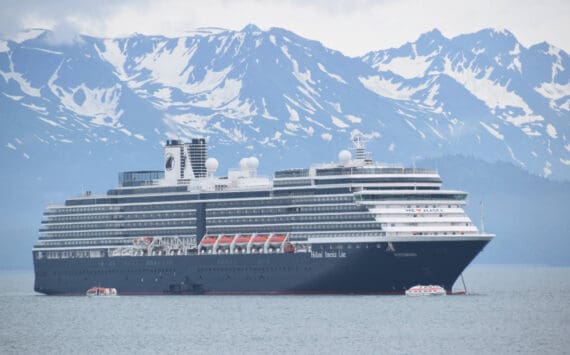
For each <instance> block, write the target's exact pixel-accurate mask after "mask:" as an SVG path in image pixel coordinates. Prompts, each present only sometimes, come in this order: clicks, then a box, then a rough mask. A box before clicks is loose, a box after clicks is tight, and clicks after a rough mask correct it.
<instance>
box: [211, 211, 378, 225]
mask: <svg viewBox="0 0 570 355" xmlns="http://www.w3.org/2000/svg"><path fill="white" fill-rule="evenodd" d="M363 220H364V221H367V220H374V217H373V216H372V215H371V214H369V213H357V214H327V215H305V216H303V215H294V216H271V217H263V218H251V217H239V218H211V219H208V224H215V225H218V224H229V225H232V224H244V223H253V224H265V223H292V222H316V221H337V222H340V221H363Z"/></svg>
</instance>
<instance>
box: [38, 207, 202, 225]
mask: <svg viewBox="0 0 570 355" xmlns="http://www.w3.org/2000/svg"><path fill="white" fill-rule="evenodd" d="M195 216H196V213H195V212H194V210H188V211H181V212H162V213H120V214H118V213H117V214H90V215H80V216H65V217H51V216H50V217H48V222H52V223H59V222H86V221H112V220H138V219H160V218H165V219H166V218H192V217H195Z"/></svg>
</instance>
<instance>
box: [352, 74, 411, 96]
mask: <svg viewBox="0 0 570 355" xmlns="http://www.w3.org/2000/svg"><path fill="white" fill-rule="evenodd" d="M358 80H360V82H361V83H362V85H364V87H365V88H367V89H368V90H370V91H372V92H373V93H375V94H377V95H378V96H384V97H388V98H390V99H394V100H409V99H410V97H411V96H412V95H413V94H414V93H415V92H416V91H417V89H416V88H406V87H404V84H403V83H399V82H396V81H395V80H394V79H386V78H383V77H380V76H379V75H375V76H370V77H367V78H365V77H359V78H358Z"/></svg>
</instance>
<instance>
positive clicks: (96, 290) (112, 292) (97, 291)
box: [85, 287, 117, 296]
mask: <svg viewBox="0 0 570 355" xmlns="http://www.w3.org/2000/svg"><path fill="white" fill-rule="evenodd" d="M85 294H86V295H87V296H116V295H117V289H114V288H107V287H91V288H90V289H89V290H87V292H86V293H85Z"/></svg>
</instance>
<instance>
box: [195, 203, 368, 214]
mask: <svg viewBox="0 0 570 355" xmlns="http://www.w3.org/2000/svg"><path fill="white" fill-rule="evenodd" d="M365 210H367V209H366V207H364V206H362V205H357V204H354V203H350V204H334V205H317V206H307V207H305V206H294V207H280V208H240V209H231V210H227V209H226V210H209V211H207V212H206V215H207V216H208V217H210V216H211V217H222V216H247V215H272V214H291V213H307V212H353V211H365Z"/></svg>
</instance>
